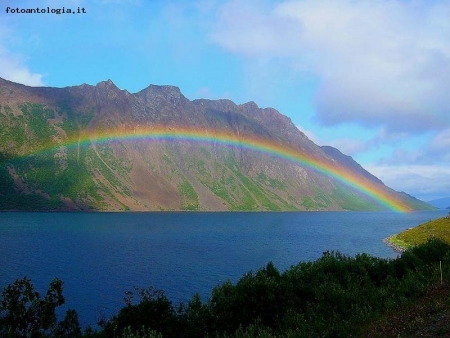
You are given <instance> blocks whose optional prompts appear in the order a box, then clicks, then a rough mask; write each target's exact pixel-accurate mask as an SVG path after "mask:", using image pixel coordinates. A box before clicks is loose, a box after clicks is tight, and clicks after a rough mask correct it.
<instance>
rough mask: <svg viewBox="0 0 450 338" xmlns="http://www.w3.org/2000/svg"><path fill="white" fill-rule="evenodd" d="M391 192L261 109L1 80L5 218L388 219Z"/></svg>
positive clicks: (167, 90) (400, 200)
mask: <svg viewBox="0 0 450 338" xmlns="http://www.w3.org/2000/svg"><path fill="white" fill-rule="evenodd" d="M389 208H396V209H399V210H403V209H429V208H432V207H431V206H430V205H428V204H426V203H424V202H421V201H419V200H417V199H415V198H413V197H411V196H409V195H407V194H404V193H398V192H395V191H394V190H392V189H390V188H389V187H387V186H385V185H384V184H383V182H381V181H380V180H379V179H378V178H376V177H375V176H373V175H372V174H370V173H369V172H367V171H366V170H364V169H363V168H362V167H361V166H360V165H359V164H358V163H356V162H355V161H354V160H353V159H352V158H351V157H349V156H346V155H344V154H342V153H341V152H340V151H338V150H337V149H335V148H332V147H319V146H317V145H316V144H314V143H313V142H312V141H311V140H309V139H308V138H307V137H306V136H305V134H303V133H302V132H301V131H299V130H298V129H297V128H296V127H295V125H294V124H293V123H292V122H291V120H290V119H289V118H288V117H286V116H284V115H282V114H280V113H279V112H278V111H276V110H275V109H272V108H265V109H262V108H259V107H258V106H257V105H256V103H254V102H248V103H245V104H241V105H237V104H235V103H234V102H232V101H229V100H205V99H201V100H194V101H190V100H188V99H187V98H186V97H184V96H183V95H182V93H181V92H180V90H179V89H178V88H177V87H173V86H155V85H150V86H149V87H147V88H145V89H143V90H141V91H139V92H138V93H134V94H132V93H129V92H128V91H126V90H120V89H119V88H117V87H116V86H115V84H114V83H113V82H112V81H111V80H108V81H103V82H100V83H98V84H97V85H96V86H91V85H87V84H83V85H80V86H74V87H66V88H49V87H38V88H34V87H28V86H24V85H20V84H16V83H13V82H10V81H6V80H3V79H0V210H114V211H116V210H141V211H143V210H205V211H206V210H385V209H389Z"/></svg>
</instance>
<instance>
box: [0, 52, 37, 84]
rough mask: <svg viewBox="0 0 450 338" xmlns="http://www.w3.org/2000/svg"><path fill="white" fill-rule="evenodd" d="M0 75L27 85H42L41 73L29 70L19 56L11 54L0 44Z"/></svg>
mask: <svg viewBox="0 0 450 338" xmlns="http://www.w3.org/2000/svg"><path fill="white" fill-rule="evenodd" d="M0 77H2V78H4V79H6V80H9V81H13V82H17V83H21V84H24V85H29V86H43V85H44V82H43V81H42V77H43V75H42V74H38V73H33V72H32V71H30V70H29V69H28V68H27V66H26V65H25V64H24V62H23V61H22V60H21V57H20V56H18V55H13V54H11V53H9V52H8V51H7V50H5V49H4V48H2V47H1V44H0Z"/></svg>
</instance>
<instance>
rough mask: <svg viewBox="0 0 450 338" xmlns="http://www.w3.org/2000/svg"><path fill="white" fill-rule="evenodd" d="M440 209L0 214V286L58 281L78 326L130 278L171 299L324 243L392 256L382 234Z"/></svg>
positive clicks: (108, 310)
mask: <svg viewBox="0 0 450 338" xmlns="http://www.w3.org/2000/svg"><path fill="white" fill-rule="evenodd" d="M446 213H447V212H446V211H444V210H441V211H432V212H430V211H427V212H413V213H405V214H398V213H392V212H285V213H176V212H174V213H9V212H6V213H0V240H1V243H2V244H1V245H0V267H1V268H0V288H1V289H3V287H4V286H6V285H7V284H9V283H11V282H13V281H14V280H15V279H17V278H22V277H23V276H25V275H26V276H27V277H29V278H31V279H32V281H33V283H34V285H35V286H36V288H38V289H39V290H40V291H41V292H44V291H45V290H46V289H47V287H48V284H49V283H50V281H51V280H52V279H53V278H54V277H58V278H60V279H62V280H63V281H64V295H65V297H66V304H67V306H68V307H70V308H74V309H75V310H76V311H77V312H78V314H79V316H80V321H81V322H82V324H83V326H85V325H87V324H95V323H96V321H97V319H98V318H99V317H100V316H101V315H105V316H106V317H109V316H110V315H112V314H114V313H116V312H117V310H118V309H119V308H120V307H122V306H123V305H124V303H123V295H124V292H125V291H127V290H130V289H132V288H133V287H134V286H138V287H147V286H150V285H152V286H155V287H157V288H160V289H163V290H164V291H165V292H166V295H167V296H168V297H169V298H170V299H172V300H173V301H174V302H178V301H186V300H188V299H190V298H191V297H192V295H193V294H194V293H196V292H198V293H200V294H201V295H202V297H207V296H208V295H209V294H210V292H211V289H212V288H213V287H214V286H215V285H218V284H220V283H222V282H223V281H225V280H227V279H230V280H231V281H232V282H236V281H237V280H238V279H239V277H240V276H241V275H242V274H244V273H245V272H248V271H249V270H253V271H254V270H257V269H258V268H261V267H263V266H264V265H265V264H267V262H269V261H272V262H273V263H274V264H275V265H276V266H277V267H278V268H279V269H280V270H284V269H286V268H288V267H289V266H291V265H294V264H296V263H298V262H300V261H306V260H314V259H317V258H318V257H320V256H321V254H322V253H323V252H324V251H326V250H337V251H340V252H342V253H345V254H349V255H354V254H357V253H361V252H366V253H369V254H371V255H374V256H378V257H391V258H393V257H396V255H397V254H396V253H395V252H393V251H392V250H391V249H390V248H389V247H387V246H386V245H384V244H383V243H382V239H383V238H384V237H387V236H389V235H391V234H395V233H398V232H400V231H402V230H404V229H406V228H408V227H414V226H417V225H419V224H421V223H423V222H426V221H429V220H431V219H435V218H438V217H442V216H444V215H445V214H446Z"/></svg>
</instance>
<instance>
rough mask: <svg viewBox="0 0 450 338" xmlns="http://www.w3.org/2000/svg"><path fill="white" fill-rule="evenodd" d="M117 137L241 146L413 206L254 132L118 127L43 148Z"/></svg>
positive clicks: (389, 204) (386, 202) (394, 205)
mask: <svg viewBox="0 0 450 338" xmlns="http://www.w3.org/2000/svg"><path fill="white" fill-rule="evenodd" d="M115 141H191V142H198V143H208V144H219V145H225V146H232V147H240V148H244V149H248V150H252V151H256V152H260V153H264V154H267V155H270V156H275V157H277V158H280V159H283V160H285V161H288V162H291V163H295V164H299V165H302V166H306V167H308V168H311V169H313V170H316V171H318V172H320V173H323V174H325V175H327V176H329V177H332V178H334V179H336V180H337V181H340V182H342V183H344V184H345V185H347V186H350V187H352V188H354V189H356V190H358V191H360V192H362V193H363V194H365V195H366V196H368V197H370V198H372V199H373V200H374V201H376V202H378V203H379V204H381V205H383V206H384V207H386V208H388V209H389V210H392V211H396V212H406V211H410V210H412V208H411V207H410V206H409V205H407V204H406V203H405V202H403V201H402V200H401V199H400V198H399V197H398V196H396V195H395V194H393V193H390V192H389V191H388V190H387V189H386V187H385V186H382V185H380V184H376V183H374V182H372V181H370V180H367V179H366V178H364V177H362V176H360V175H357V174H355V173H354V172H351V171H349V170H348V169H346V168H344V167H340V166H337V165H336V163H333V162H331V161H326V160H324V159H323V158H320V159H319V158H316V157H314V156H312V155H309V154H305V153H302V152H301V151H299V150H298V149H294V148H292V147H288V146H286V145H284V144H280V143H275V142H273V141H269V140H266V139H261V138H257V137H255V136H247V135H237V134H235V133H231V132H227V131H217V130H214V131H208V130H199V129H189V128H179V127H177V128H171V127H149V128H132V129H128V130H124V129H122V130H120V129H118V130H109V131H104V132H102V133H99V132H96V133H95V135H89V134H87V133H85V134H81V135H79V136H78V137H77V138H76V139H68V140H65V141H64V142H63V143H60V144H56V145H55V143H52V144H51V145H48V146H46V147H43V148H42V149H40V151H50V150H54V149H57V148H60V147H62V146H64V147H81V146H89V145H91V144H92V143H95V144H101V143H110V142H115Z"/></svg>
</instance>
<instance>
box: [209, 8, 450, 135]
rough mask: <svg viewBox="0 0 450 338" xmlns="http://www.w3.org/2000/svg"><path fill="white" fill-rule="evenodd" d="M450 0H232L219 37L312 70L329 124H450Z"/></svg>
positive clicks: (236, 48) (407, 127)
mask: <svg viewBox="0 0 450 338" xmlns="http://www.w3.org/2000/svg"><path fill="white" fill-rule="evenodd" d="M449 17H450V3H448V2H444V1H436V2H433V4H430V3H429V2H426V1H409V2H401V1H389V2H385V1H383V2H374V1H368V0H365V1H358V2H354V1H350V0H337V1H336V0H333V1H331V0H323V1H313V0H305V1H281V2H278V3H277V4H276V5H273V6H269V5H266V4H263V3H261V2H246V3H245V4H243V3H242V2H240V1H230V2H228V3H226V4H224V5H223V6H222V7H221V8H220V10H219V11H218V18H217V23H216V24H215V26H214V30H213V33H212V39H213V40H214V41H215V42H216V43H217V44H219V45H221V46H222V47H223V48H226V49H227V50H230V51H232V52H234V53H237V54H241V55H244V56H246V57H249V58H265V59H280V58H281V59H284V61H285V62H286V63H287V64H289V66H290V67H291V68H292V70H294V71H296V72H297V73H298V76H299V77H301V76H304V75H305V74H314V75H315V76H317V78H318V79H319V80H318V88H317V91H316V95H315V107H316V110H317V112H316V113H317V117H318V119H319V120H320V121H321V122H322V123H323V124H325V125H336V124H340V123H344V122H355V123H359V124H361V125H364V126H384V127H385V128H386V130H387V131H389V132H391V131H395V132H398V131H404V132H415V133H417V132H425V131H429V130H443V129H444V128H446V127H448V126H449V125H450V121H449V120H450V119H449V117H448V116H449V114H448V107H449V106H450V97H449V96H448V95H447V88H449V87H450V40H449V39H448V36H449V35H450V23H449V20H448V18H449Z"/></svg>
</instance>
